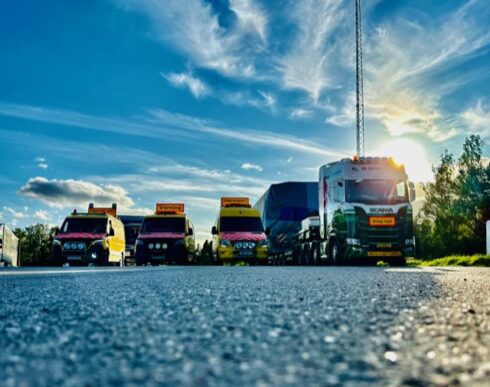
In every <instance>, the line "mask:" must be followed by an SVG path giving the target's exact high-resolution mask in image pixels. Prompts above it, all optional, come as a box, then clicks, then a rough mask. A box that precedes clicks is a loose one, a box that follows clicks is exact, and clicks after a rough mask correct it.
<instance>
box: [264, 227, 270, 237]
mask: <svg viewBox="0 0 490 387" xmlns="http://www.w3.org/2000/svg"><path fill="white" fill-rule="evenodd" d="M270 234H271V228H270V227H266V228H265V235H267V236H269V235H270Z"/></svg>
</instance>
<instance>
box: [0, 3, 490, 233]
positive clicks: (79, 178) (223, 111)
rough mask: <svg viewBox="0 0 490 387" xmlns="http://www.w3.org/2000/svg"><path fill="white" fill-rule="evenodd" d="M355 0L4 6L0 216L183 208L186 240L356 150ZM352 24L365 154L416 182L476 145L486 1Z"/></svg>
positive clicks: (489, 120) (487, 40)
mask: <svg viewBox="0 0 490 387" xmlns="http://www.w3.org/2000/svg"><path fill="white" fill-rule="evenodd" d="M353 3H354V2H353V1H350V0H349V1H347V0H346V1H342V0H323V1H319V0H304V1H294V0H290V1H287V0H277V1H264V0H229V1H227V0H216V1H204V0H178V1H177V0H175V1H170V0H168V1H163V0H162V1H157V0H98V1H95V0H93V1H92V0H85V1H83V2H82V1H76V2H70V1H62V0H59V1H55V0H47V1H42V2H41V1H35V0H31V1H29V0H17V1H12V2H2V4H1V5H0V53H1V56H0V161H1V165H2V166H3V168H2V174H1V176H0V199H1V204H0V221H1V222H6V223H7V224H10V225H12V226H15V225H20V226H24V225H27V224H30V223H33V222H46V223H49V224H57V223H60V222H61V220H62V219H63V217H64V216H65V215H66V213H67V212H68V211H69V210H71V209H72V208H73V207H78V208H84V207H85V206H86V204H87V203H88V202H89V201H95V202H96V203H100V204H107V203H111V202H113V201H116V202H118V204H119V206H120V208H122V209H123V210H124V212H131V213H138V212H149V211H152V210H153V208H154V203H155V202H157V201H169V202H171V201H179V202H181V201H183V202H185V203H186V205H187V209H188V212H189V213H190V215H191V216H192V218H193V220H194V223H196V226H197V228H198V232H199V235H198V237H199V239H201V240H202V239H205V238H206V237H207V236H208V235H209V229H210V227H211V225H212V223H213V222H214V218H215V215H216V212H217V210H218V199H219V197H220V196H222V195H247V196H250V197H252V200H255V199H257V198H258V197H259V196H260V194H261V193H262V192H263V191H264V190H265V189H266V188H267V187H268V185H270V184H271V183H275V182H280V181H287V180H316V179H317V170H318V167H319V166H320V165H322V164H324V163H326V162H329V161H333V160H335V159H338V158H340V157H345V156H347V157H348V156H352V155H353V154H354V150H355V131H354V130H355V129H354V128H355V122H354V117H355V115H354V108H355V103H354V102H355V101H354V93H355V78H354V77H355V73H354V68H355V67H354V66H355V62H354V49H355V45H354V19H353V17H354V10H353ZM363 23H364V24H363V32H364V65H365V67H364V71H365V84H364V88H365V114H366V151H367V153H368V154H373V155H394V156H395V157H398V158H399V159H400V160H401V161H404V162H405V163H406V164H407V169H408V171H409V173H410V175H411V177H412V178H413V179H414V180H427V179H428V178H430V166H431V163H435V162H437V160H438V157H439V155H440V154H441V153H442V152H443V151H444V149H449V150H450V151H452V152H454V153H456V154H458V153H459V150H460V148H461V145H462V142H463V141H464V138H465V136H467V135H469V134H472V133H478V134H480V135H481V136H482V137H483V138H484V139H486V141H487V143H488V142H489V140H490V96H489V90H490V88H489V86H488V85H489V80H490V66H489V64H490V53H489V52H490V51H489V49H490V30H489V29H488V25H489V24H490V7H488V3H487V1H486V0H474V1H457V0H454V1H450V2H441V1H436V0H433V1H427V0H419V1H416V0H415V1H414V0H411V1H408V0H407V1H404V0H398V1H392V0H385V1H380V0H370V1H364V2H363ZM488 154H489V147H488V146H487V147H486V148H485V155H486V156H488Z"/></svg>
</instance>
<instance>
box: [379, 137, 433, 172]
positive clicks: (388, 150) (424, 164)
mask: <svg viewBox="0 0 490 387" xmlns="http://www.w3.org/2000/svg"><path fill="white" fill-rule="evenodd" d="M373 156H386V157H393V158H394V159H395V160H396V162H398V163H400V164H404V165H405V169H406V171H407V174H408V178H409V179H410V180H411V181H415V182H427V181H431V180H433V174H432V167H431V164H430V162H429V161H427V156H426V153H425V150H424V148H423V147H422V146H421V145H420V144H417V143H416V142H414V141H412V140H406V139H396V140H392V141H388V142H386V143H384V144H382V145H381V147H380V148H378V149H377V150H376V152H375V153H373Z"/></svg>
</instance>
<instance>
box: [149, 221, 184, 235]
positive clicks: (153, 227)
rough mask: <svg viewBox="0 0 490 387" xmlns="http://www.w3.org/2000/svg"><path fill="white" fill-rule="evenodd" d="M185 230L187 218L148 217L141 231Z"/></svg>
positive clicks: (180, 231)
mask: <svg viewBox="0 0 490 387" xmlns="http://www.w3.org/2000/svg"><path fill="white" fill-rule="evenodd" d="M151 232H179V233H183V232H185V218H148V219H145V221H144V222H143V225H142V226H141V233H142V234H147V233H151Z"/></svg>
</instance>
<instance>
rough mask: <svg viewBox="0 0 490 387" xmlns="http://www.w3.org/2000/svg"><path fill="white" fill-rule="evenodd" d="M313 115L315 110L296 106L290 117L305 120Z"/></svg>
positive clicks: (294, 119)
mask: <svg viewBox="0 0 490 387" xmlns="http://www.w3.org/2000/svg"><path fill="white" fill-rule="evenodd" d="M312 115H313V111H312V110H309V109H302V108H296V109H293V110H292V111H291V113H290V114H289V119H291V120H293V121H296V120H304V119H308V118H310V117H311V116H312Z"/></svg>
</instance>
